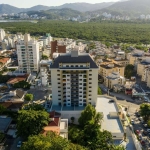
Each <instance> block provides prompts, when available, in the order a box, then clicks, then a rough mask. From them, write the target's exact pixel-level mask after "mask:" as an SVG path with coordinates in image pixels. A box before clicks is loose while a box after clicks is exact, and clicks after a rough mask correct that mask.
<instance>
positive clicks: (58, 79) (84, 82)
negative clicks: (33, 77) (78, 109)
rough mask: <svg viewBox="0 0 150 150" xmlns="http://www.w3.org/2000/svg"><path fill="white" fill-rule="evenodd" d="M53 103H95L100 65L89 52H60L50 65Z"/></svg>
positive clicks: (63, 104)
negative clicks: (98, 65)
mask: <svg viewBox="0 0 150 150" xmlns="http://www.w3.org/2000/svg"><path fill="white" fill-rule="evenodd" d="M50 70H51V83H52V100H53V105H60V106H86V105H87V104H88V103H90V104H92V105H95V103H96V99H97V88H98V67H97V65H96V64H95V62H94V61H93V60H92V58H91V57H90V55H89V54H78V51H72V52H71V53H70V54H60V55H59V56H58V57H57V58H56V59H55V60H54V62H53V64H52V65H51V67H50Z"/></svg>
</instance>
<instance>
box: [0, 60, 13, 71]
mask: <svg viewBox="0 0 150 150" xmlns="http://www.w3.org/2000/svg"><path fill="white" fill-rule="evenodd" d="M10 62H11V58H5V57H4V58H0V70H2V69H3V68H4V67H7V65H8V64H9V63H10Z"/></svg>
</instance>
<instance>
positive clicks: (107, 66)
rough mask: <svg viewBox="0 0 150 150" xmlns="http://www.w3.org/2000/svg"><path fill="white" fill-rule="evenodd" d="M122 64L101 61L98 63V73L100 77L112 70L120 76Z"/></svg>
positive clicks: (105, 75) (122, 70)
mask: <svg viewBox="0 0 150 150" xmlns="http://www.w3.org/2000/svg"><path fill="white" fill-rule="evenodd" d="M124 69H125V67H124V66H120V65H117V64H114V63H105V64H104V63H103V64H101V65H100V71H99V73H100V75H101V76H102V77H104V78H105V77H107V76H108V75H109V74H110V73H112V72H118V73H119V74H120V76H122V77H124Z"/></svg>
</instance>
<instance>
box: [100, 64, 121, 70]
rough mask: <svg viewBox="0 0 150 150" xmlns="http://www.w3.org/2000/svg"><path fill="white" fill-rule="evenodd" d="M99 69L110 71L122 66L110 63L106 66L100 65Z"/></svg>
mask: <svg viewBox="0 0 150 150" xmlns="http://www.w3.org/2000/svg"><path fill="white" fill-rule="evenodd" d="M100 67H102V68H105V69H112V68H116V67H118V68H122V67H123V66H120V65H117V64H114V63H111V64H106V65H104V64H102V65H100Z"/></svg>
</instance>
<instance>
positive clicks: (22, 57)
mask: <svg viewBox="0 0 150 150" xmlns="http://www.w3.org/2000/svg"><path fill="white" fill-rule="evenodd" d="M17 55H18V65H19V71H20V72H24V73H26V72H27V73H30V72H33V71H35V72H38V71H39V60H40V58H39V43H38V42H37V41H36V40H35V39H31V37H30V35H29V34H25V35H24V40H20V41H18V43H17Z"/></svg>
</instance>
